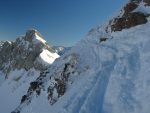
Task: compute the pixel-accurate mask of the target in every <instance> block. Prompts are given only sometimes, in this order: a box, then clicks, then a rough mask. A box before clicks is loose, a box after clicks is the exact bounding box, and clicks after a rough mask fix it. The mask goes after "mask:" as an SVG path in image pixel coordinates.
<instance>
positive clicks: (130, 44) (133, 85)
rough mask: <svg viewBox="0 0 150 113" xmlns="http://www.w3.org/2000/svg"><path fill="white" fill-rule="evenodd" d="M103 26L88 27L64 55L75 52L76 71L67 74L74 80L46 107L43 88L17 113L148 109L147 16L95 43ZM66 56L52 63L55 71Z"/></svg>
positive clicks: (136, 112)
mask: <svg viewBox="0 0 150 113" xmlns="http://www.w3.org/2000/svg"><path fill="white" fill-rule="evenodd" d="M148 19H149V18H148ZM102 29H103V28H99V29H98V30H96V31H93V32H92V33H91V34H90V35H89V36H87V38H85V39H83V40H82V41H81V42H80V43H78V44H77V45H76V46H75V47H73V48H72V50H71V51H70V53H68V55H69V54H72V53H74V54H77V56H78V60H77V67H78V69H77V70H78V72H79V73H75V74H73V75H72V76H71V78H70V79H71V80H72V81H73V83H72V84H70V85H68V87H67V91H66V93H65V95H64V96H62V97H60V98H59V99H58V101H57V102H56V103H55V104H54V105H52V106H51V105H50V104H49V101H48V100H47V92H46V91H43V92H42V94H41V95H40V96H39V97H37V98H36V97H35V98H34V99H33V101H32V102H31V104H29V105H28V106H27V107H25V108H24V109H23V110H22V112H21V113H49V112H50V113H149V112H150V76H149V73H150V68H149V67H150V44H149V43H150V38H149V37H150V32H149V31H150V23H149V20H148V23H147V24H144V25H138V26H136V27H133V28H130V29H124V30H122V31H121V32H113V33H111V34H110V35H111V37H114V38H111V39H108V40H107V41H105V42H101V43H100V42H99V38H100V37H99V36H101V35H102V34H104V33H103V30H102ZM66 56H67V55H65V56H64V57H63V58H60V59H59V60H57V61H56V62H55V63H54V64H53V66H52V67H57V69H58V68H59V66H61V65H62V64H63V63H65V62H67V61H66V60H64V59H65V57H66ZM52 67H51V68H50V69H49V70H50V71H52V69H53V68H52ZM54 71H56V70H53V71H52V73H53V72H54ZM50 75H51V74H50ZM46 84H49V82H47V83H46Z"/></svg>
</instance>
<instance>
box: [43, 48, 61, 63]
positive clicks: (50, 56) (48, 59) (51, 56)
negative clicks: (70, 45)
mask: <svg viewBox="0 0 150 113" xmlns="http://www.w3.org/2000/svg"><path fill="white" fill-rule="evenodd" d="M40 58H41V61H43V63H46V65H49V64H52V63H53V62H54V61H55V59H56V58H59V55H58V54H57V53H51V52H50V51H48V50H46V49H43V51H42V52H41V53H40Z"/></svg>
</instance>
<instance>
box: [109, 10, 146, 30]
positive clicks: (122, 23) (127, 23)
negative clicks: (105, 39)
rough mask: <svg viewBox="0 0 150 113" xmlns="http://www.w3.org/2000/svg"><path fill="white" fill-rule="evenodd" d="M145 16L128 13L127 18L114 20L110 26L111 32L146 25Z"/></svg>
mask: <svg viewBox="0 0 150 113" xmlns="http://www.w3.org/2000/svg"><path fill="white" fill-rule="evenodd" d="M146 17H147V16H146V15H145V14H143V13H139V12H134V13H129V14H127V16H123V17H121V18H115V20H114V24H112V26H111V29H112V31H121V30H122V29H125V28H130V27H134V26H136V25H140V24H145V23H147V18H146Z"/></svg>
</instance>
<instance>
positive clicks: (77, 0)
mask: <svg viewBox="0 0 150 113" xmlns="http://www.w3.org/2000/svg"><path fill="white" fill-rule="evenodd" d="M126 2H127V0H0V40H15V39H16V37H18V36H20V35H24V34H25V32H26V30H28V29H30V28H35V29H37V30H38V31H40V32H41V34H42V35H43V36H44V38H45V39H46V40H47V41H48V43H50V44H52V45H63V46H72V45H74V44H75V43H77V42H78V41H79V40H81V39H82V38H84V36H85V35H86V33H87V32H88V31H89V30H90V29H91V28H92V27H94V26H96V25H100V24H102V23H103V22H105V20H107V19H108V18H109V17H111V16H112V15H113V14H114V13H115V12H116V11H119V10H120V8H121V7H122V6H123V4H124V3H126Z"/></svg>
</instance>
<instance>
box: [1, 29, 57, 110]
mask: <svg viewBox="0 0 150 113" xmlns="http://www.w3.org/2000/svg"><path fill="white" fill-rule="evenodd" d="M37 46H38V47H37ZM18 51H19V52H18ZM0 53H1V57H0V58H2V59H1V60H0V63H1V65H2V67H1V68H0V92H1V93H0V100H1V101H0V112H1V113H10V112H11V111H13V110H14V108H15V107H16V106H17V105H18V104H20V101H21V98H22V96H23V95H24V94H25V93H26V92H27V91H28V88H29V86H30V84H31V83H32V81H34V80H36V79H37V78H38V77H39V76H40V75H41V73H42V72H44V71H45V70H46V69H47V68H48V67H49V66H50V65H51V64H52V63H53V62H54V60H55V59H57V58H58V57H59V55H58V54H57V53H55V52H53V51H50V47H49V46H48V45H47V43H46V41H45V40H44V39H43V38H42V37H40V35H39V32H38V31H36V30H29V31H27V33H26V35H25V36H24V37H20V38H18V39H16V41H15V42H8V41H7V42H1V43H0ZM13 56H14V57H13ZM4 58H7V59H6V60H5V59H4ZM4 60H5V61H6V62H3V61H4ZM16 61H18V64H19V63H20V64H19V68H18V67H17V66H16V65H14V64H15V62H16ZM21 62H24V63H21ZM27 62H28V65H29V64H31V67H29V69H28V70H27V68H25V66H26V65H25V63H27ZM33 64H34V65H33ZM3 65H4V66H3ZM7 67H8V68H7ZM7 69H8V71H6V70H7Z"/></svg>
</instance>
